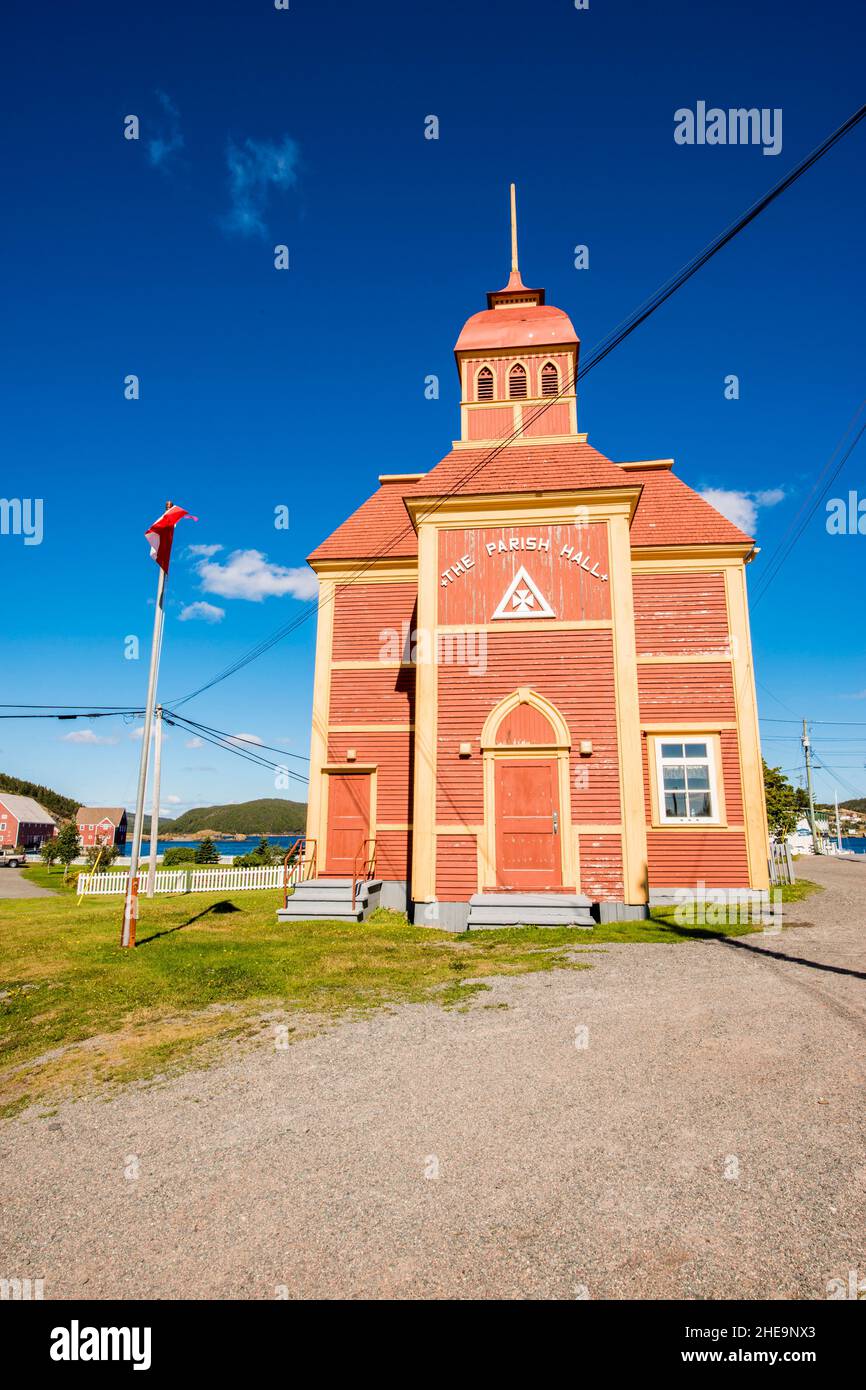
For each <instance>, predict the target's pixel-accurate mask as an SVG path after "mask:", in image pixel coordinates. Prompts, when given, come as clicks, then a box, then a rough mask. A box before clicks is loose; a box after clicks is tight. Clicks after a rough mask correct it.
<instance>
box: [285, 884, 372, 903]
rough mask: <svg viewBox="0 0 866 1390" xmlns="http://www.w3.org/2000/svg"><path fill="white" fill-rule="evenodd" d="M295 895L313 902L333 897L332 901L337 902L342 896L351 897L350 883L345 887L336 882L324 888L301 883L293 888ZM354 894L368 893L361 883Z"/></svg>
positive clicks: (362, 894)
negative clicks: (340, 886) (339, 886)
mask: <svg viewBox="0 0 866 1390" xmlns="http://www.w3.org/2000/svg"><path fill="white" fill-rule="evenodd" d="M295 896H296V897H298V898H308V899H309V901H310V902H315V901H316V900H317V899H319V898H333V899H334V901H335V902H337V901H339V900H341V899H342V898H351V896H352V885H351V884H349V885H348V886H347V887H346V888H338V887H337V886H336V884H334V885H333V886H329V887H326V888H308V887H307V886H306V884H303V883H302V884H300V886H299V887H297V888H296V889H295ZM355 896H356V897H358V898H367V897H369V893H368V891H367V889H366V888H365V887H364V886H363V884H361V885H359V886H358V888H356V890H355Z"/></svg>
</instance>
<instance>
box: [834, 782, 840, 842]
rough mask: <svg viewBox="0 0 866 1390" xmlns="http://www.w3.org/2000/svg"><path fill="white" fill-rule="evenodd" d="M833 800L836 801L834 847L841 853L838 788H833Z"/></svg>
mask: <svg viewBox="0 0 866 1390" xmlns="http://www.w3.org/2000/svg"><path fill="white" fill-rule="evenodd" d="M833 800H834V801H835V803H836V847H837V849H838V850H839V853H840V854H841V853H842V827H841V825H840V824H839V788H838V787H835V788H834V789H833Z"/></svg>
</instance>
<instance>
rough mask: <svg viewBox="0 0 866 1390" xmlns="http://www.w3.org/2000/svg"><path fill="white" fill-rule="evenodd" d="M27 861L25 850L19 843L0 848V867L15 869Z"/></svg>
mask: <svg viewBox="0 0 866 1390" xmlns="http://www.w3.org/2000/svg"><path fill="white" fill-rule="evenodd" d="M26 863H27V851H26V850H23V849H22V848H21V846H20V845H4V846H3V848H2V849H0V869H17V868H19V867H20V865H22V864H26Z"/></svg>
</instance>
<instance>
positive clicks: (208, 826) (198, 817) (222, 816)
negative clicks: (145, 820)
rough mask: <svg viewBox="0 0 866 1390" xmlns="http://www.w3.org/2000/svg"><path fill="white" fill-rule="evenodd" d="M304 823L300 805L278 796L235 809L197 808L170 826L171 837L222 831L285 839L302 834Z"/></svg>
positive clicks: (304, 811)
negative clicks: (205, 831)
mask: <svg viewBox="0 0 866 1390" xmlns="http://www.w3.org/2000/svg"><path fill="white" fill-rule="evenodd" d="M306 820H307V807H306V804H305V803H304V802H303V801H287V800H285V799H284V798H283V797H279V796H267V797H262V798H261V800H259V801H241V802H239V803H238V804H237V805H234V806H198V807H196V809H195V810H193V811H184V813H183V815H182V816H178V818H177V820H175V821H172V822H171V823H169V822H168V821H165V822H163V821H160V829H162V827H163V825H165V826H168V825H169V824H170V827H171V830H172V832H173V833H175V834H178V835H192V834H194V833H195V832H196V831H198V830H224V831H226V832H228V833H229V834H240V835H265V834H268V833H270V834H272V835H287V834H290V833H291V832H292V831H297V832H299V833H300V832H301V831H302V830H303V829H304V826H305V824H306Z"/></svg>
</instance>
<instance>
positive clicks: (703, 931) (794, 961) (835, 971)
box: [650, 917, 866, 980]
mask: <svg viewBox="0 0 866 1390" xmlns="http://www.w3.org/2000/svg"><path fill="white" fill-rule="evenodd" d="M650 920H654V921H657V922H658V923H659V925H660V926H665V927H667V928H668V930H669V931H672V932H676V934H677V936H682V937H684V938H686V939H688V940H691V941H694V940H700V941H720V942H721V943H722V945H724V946H732V947H734V949H735V950H738V951H748V952H749V954H750V955H753V956H768V957H769V958H770V960H780V961H784V963H785V964H786V965H804V966H806V968H807V969H809V970H819V971H823V972H824V973H825V974H828V975H850V976H851V978H852V979H854V980H866V971H863V970H849V969H848V967H847V966H844V965H826V964H825V963H824V962H823V961H819V960H806V958H805V957H804V956H789V955H786V954H785V952H784V951H771V950H769V949H768V948H767V947H764V946H756V945H754V944H753V943H752V942H751V941H746V940H744V939H743V937H741V936H725V934H724V933H723V932H715V931H713V930H712V928H710V927H700V928H689V927H679V926H677V925H676V923H674V922H669V921H667V920H666V919H664V918H661V917H659V918H651V919H650ZM789 925H791V926H794V925H795V924H794V923H793V922H792V923H790V924H789ZM801 925H805V923H802V924H801Z"/></svg>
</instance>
